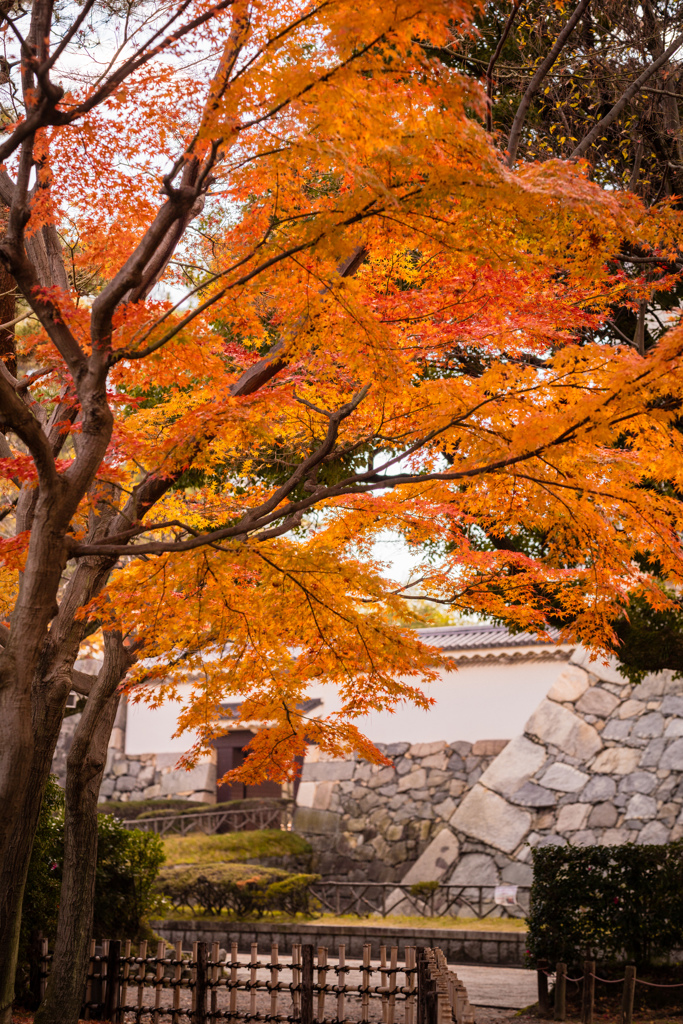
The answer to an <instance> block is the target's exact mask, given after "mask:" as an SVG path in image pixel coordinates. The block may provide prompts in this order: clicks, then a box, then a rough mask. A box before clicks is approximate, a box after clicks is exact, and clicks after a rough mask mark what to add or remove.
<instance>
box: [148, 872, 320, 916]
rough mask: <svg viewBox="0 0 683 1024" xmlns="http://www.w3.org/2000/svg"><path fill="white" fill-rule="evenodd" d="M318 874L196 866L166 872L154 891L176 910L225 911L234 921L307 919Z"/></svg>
mask: <svg viewBox="0 0 683 1024" xmlns="http://www.w3.org/2000/svg"><path fill="white" fill-rule="evenodd" d="M319 881H320V875H305V874H299V875H287V874H285V872H283V871H278V870H277V869H274V868H270V869H269V868H263V869H261V871H258V872H254V871H248V869H247V867H246V865H236V864H196V865H192V866H187V867H184V866H183V867H182V868H176V869H175V870H173V869H171V870H169V869H166V870H165V871H164V872H163V873H162V877H161V878H160V879H159V881H158V882H157V891H158V892H159V893H161V895H162V896H163V897H164V898H165V899H166V900H168V901H169V902H170V903H172V904H173V906H174V907H175V908H176V909H179V908H180V907H189V908H190V909H193V910H198V911H199V912H200V913H202V914H220V913H222V912H223V911H228V912H229V913H230V914H231V915H232V916H233V917H235V918H236V919H237V920H242V919H244V918H249V917H261V916H262V915H263V914H264V913H266V912H270V913H284V914H288V915H291V916H295V915H296V914H304V915H306V916H310V915H311V914H312V913H313V912H314V911H315V910H317V909H318V901H317V900H316V899H315V897H314V896H312V895H311V892H310V886H311V885H312V884H313V883H314V882H319Z"/></svg>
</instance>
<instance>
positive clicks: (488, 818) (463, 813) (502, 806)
mask: <svg viewBox="0 0 683 1024" xmlns="http://www.w3.org/2000/svg"><path fill="white" fill-rule="evenodd" d="M450 823H451V825H452V826H453V828H455V829H458V830H459V831H461V832H464V833H465V834H466V835H468V836H473V837H474V838H475V839H480V840H481V841H482V842H484V843H489V844H490V845H491V846H495V847H496V849H498V850H502V851H503V852H504V853H512V851H513V850H514V849H516V847H517V846H519V844H520V843H521V841H522V839H523V838H524V836H525V835H526V834H527V832H528V831H529V829H530V827H531V815H530V814H529V813H528V811H523V810H522V809H521V808H519V807H513V806H512V805H511V804H509V803H508V802H507V801H506V800H504V799H503V798H502V797H501V796H498V794H497V793H493V792H492V791H491V790H490V789H486V788H485V787H484V786H482V785H481V784H480V783H477V784H476V785H475V787H474V789H472V790H471V791H470V792H469V793H468V794H467V796H466V797H465V798H464V800H463V801H462V803H461V804H460V807H458V809H457V811H456V812H455V814H454V815H453V817H452V818H451V821H450Z"/></svg>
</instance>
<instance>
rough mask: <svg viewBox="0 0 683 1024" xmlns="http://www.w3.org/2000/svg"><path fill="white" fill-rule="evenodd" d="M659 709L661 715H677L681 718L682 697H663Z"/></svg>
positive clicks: (682, 712) (682, 710) (682, 709)
mask: <svg viewBox="0 0 683 1024" xmlns="http://www.w3.org/2000/svg"><path fill="white" fill-rule="evenodd" d="M681 685H683V683H682V684H681ZM659 710H660V711H661V712H662V714H663V715H678V717H679V718H683V697H665V698H664V700H663V701H662V706H661V708H660V709H659Z"/></svg>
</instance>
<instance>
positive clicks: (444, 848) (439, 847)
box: [401, 828, 460, 885]
mask: <svg viewBox="0 0 683 1024" xmlns="http://www.w3.org/2000/svg"><path fill="white" fill-rule="evenodd" d="M459 853H460V843H459V842H458V839H457V836H454V835H453V833H452V832H451V830H450V829H448V828H442V829H441V831H440V832H437V834H436V835H435V836H434V838H433V839H432V841H431V843H430V844H429V846H428V847H427V849H426V850H425V851H424V853H423V854H422V856H420V857H418V859H417V860H416V861H415V863H414V864H412V865H411V866H410V867H409V868H408V870H407V872H406V874H405V875H404V877H403V878H402V879H401V884H402V885H415V883H416V882H439V881H440V880H441V879H442V878H443V876H444V875H445V873H446V872H447V871H448V870H449V868H451V867H452V866H453V864H455V862H456V860H457V859H458V855H459Z"/></svg>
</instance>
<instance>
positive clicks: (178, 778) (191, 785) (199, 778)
mask: <svg viewBox="0 0 683 1024" xmlns="http://www.w3.org/2000/svg"><path fill="white" fill-rule="evenodd" d="M176 760H177V758H176ZM159 782H160V783H161V792H162V794H163V795H164V796H171V795H173V794H174V793H189V792H190V791H191V790H206V791H209V792H211V791H213V792H214V793H215V792H216V765H215V764H213V763H212V762H211V761H200V762H199V764H198V765H196V766H195V767H194V768H191V769H190V770H189V772H186V771H185V770H184V769H182V768H178V769H177V770H176V771H170V772H164V773H162V776H161V778H160V780H159Z"/></svg>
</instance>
